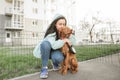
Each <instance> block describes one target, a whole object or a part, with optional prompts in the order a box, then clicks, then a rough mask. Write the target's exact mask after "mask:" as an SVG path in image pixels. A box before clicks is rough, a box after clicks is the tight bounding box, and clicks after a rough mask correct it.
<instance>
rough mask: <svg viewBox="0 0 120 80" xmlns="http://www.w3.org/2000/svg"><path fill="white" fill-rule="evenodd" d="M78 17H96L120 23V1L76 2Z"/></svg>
mask: <svg viewBox="0 0 120 80" xmlns="http://www.w3.org/2000/svg"><path fill="white" fill-rule="evenodd" d="M75 1H76V10H77V16H79V19H80V18H83V17H85V16H89V15H95V14H96V13H97V12H99V16H101V17H103V18H110V19H112V20H115V21H120V1H119V0H75Z"/></svg>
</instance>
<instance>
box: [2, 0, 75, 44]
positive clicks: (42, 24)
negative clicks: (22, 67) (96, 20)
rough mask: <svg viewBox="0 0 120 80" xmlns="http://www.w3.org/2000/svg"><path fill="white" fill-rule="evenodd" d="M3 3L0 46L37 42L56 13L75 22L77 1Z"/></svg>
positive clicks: (40, 0)
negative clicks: (75, 4)
mask: <svg viewBox="0 0 120 80" xmlns="http://www.w3.org/2000/svg"><path fill="white" fill-rule="evenodd" d="M0 5H1V6H2V7H0V45H33V44H36V43H38V41H40V40H41V39H42V38H43V36H44V33H45V31H46V29H47V27H48V26H49V23H50V22H51V20H52V19H53V16H54V15H55V14H57V13H59V14H63V15H64V16H65V17H66V18H67V19H68V25H73V22H74V21H75V19H73V18H72V17H74V15H73V13H75V11H74V10H75V9H74V8H73V5H74V0H68V1H66V0H1V2H0ZM71 18H72V19H71ZM70 19H71V20H70ZM70 23H72V24H70Z"/></svg>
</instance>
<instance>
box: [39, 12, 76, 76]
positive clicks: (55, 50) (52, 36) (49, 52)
mask: <svg viewBox="0 0 120 80" xmlns="http://www.w3.org/2000/svg"><path fill="white" fill-rule="evenodd" d="M66 24H67V21H66V18H65V17H64V16H62V15H59V14H58V15H56V16H55V17H54V20H53V21H52V23H51V24H50V26H49V27H48V29H47V31H46V33H45V36H44V39H43V41H42V42H40V45H39V47H40V52H39V54H41V59H42V69H41V73H40V78H47V77H48V67H47V65H48V60H49V59H51V60H52V62H53V68H54V70H58V69H59V64H60V63H61V62H62V61H63V60H64V56H63V53H62V52H61V51H60V48H61V47H62V46H63V45H64V43H66V42H67V43H68V44H69V45H74V44H75V37H74V35H71V36H70V38H69V39H63V40H61V39H60V38H59V35H58V34H59V33H58V32H59V31H60V30H61V27H64V26H66Z"/></svg>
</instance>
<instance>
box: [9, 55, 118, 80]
mask: <svg viewBox="0 0 120 80" xmlns="http://www.w3.org/2000/svg"><path fill="white" fill-rule="evenodd" d="M118 57H120V54H114V55H112V62H113V63H115V64H111V63H109V62H108V63H106V62H102V61H101V62H100V60H101V59H102V58H97V59H92V60H88V61H83V62H79V72H78V73H76V74H71V73H70V72H68V74H67V75H65V76H63V75H61V74H60V73H58V72H55V71H49V77H48V78H47V79H40V78H39V72H38V73H35V74H30V75H25V76H22V77H17V78H13V79H10V80H120V63H119V60H120V58H118ZM109 58H111V56H107V57H106V59H109ZM103 59H105V57H103ZM105 61H106V60H105ZM116 64H117V65H116ZM118 64H119V65H118Z"/></svg>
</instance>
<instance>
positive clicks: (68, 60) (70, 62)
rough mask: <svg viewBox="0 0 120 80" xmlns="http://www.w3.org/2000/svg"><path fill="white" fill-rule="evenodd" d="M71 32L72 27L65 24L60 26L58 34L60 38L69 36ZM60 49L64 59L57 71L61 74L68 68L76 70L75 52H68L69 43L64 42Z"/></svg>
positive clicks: (64, 73)
mask: <svg viewBox="0 0 120 80" xmlns="http://www.w3.org/2000/svg"><path fill="white" fill-rule="evenodd" d="M72 32H73V31H72V29H70V28H69V27H67V26H65V27H62V28H61V31H60V32H59V36H60V38H61V39H64V38H69V37H70V35H71V34H72ZM61 51H62V53H63V55H64V56H65V59H64V61H63V62H62V63H61V69H60V71H59V72H60V73H61V74H63V75H66V74H67V71H68V69H69V70H70V71H71V72H72V73H76V72H78V62H77V59H76V54H74V53H72V52H70V46H69V44H68V43H65V44H64V45H63V47H62V48H61Z"/></svg>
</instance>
